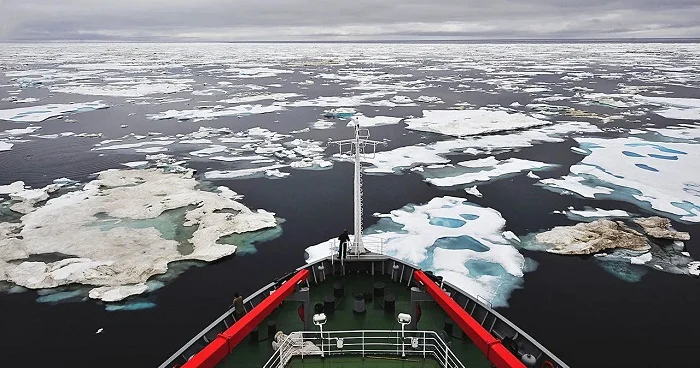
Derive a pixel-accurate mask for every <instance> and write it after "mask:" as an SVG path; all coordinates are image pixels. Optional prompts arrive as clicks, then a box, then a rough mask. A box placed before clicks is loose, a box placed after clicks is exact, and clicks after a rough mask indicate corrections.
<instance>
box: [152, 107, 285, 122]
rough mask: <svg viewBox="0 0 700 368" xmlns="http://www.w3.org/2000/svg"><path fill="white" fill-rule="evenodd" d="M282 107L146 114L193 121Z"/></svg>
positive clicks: (226, 108)
mask: <svg viewBox="0 0 700 368" xmlns="http://www.w3.org/2000/svg"><path fill="white" fill-rule="evenodd" d="M281 110H284V107H282V106H278V105H269V106H263V105H237V106H232V107H223V106H222V107H217V108H209V109H198V110H168V111H163V112H161V113H158V114H152V115H148V118H149V119H151V120H165V119H178V120H192V121H194V122H198V121H204V120H214V119H217V118H220V117H224V116H246V115H253V114H265V113H269V112H275V111H281Z"/></svg>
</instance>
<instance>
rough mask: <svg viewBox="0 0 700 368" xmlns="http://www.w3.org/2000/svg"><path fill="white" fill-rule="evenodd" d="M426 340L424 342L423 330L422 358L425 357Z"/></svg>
mask: <svg viewBox="0 0 700 368" xmlns="http://www.w3.org/2000/svg"><path fill="white" fill-rule="evenodd" d="M426 345H427V344H426V342H425V331H423V359H425V348H426Z"/></svg>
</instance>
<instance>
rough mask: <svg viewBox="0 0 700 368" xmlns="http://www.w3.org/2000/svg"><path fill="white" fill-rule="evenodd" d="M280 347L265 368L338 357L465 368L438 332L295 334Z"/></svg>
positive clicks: (303, 332)
mask: <svg viewBox="0 0 700 368" xmlns="http://www.w3.org/2000/svg"><path fill="white" fill-rule="evenodd" d="M339 341H340V342H339ZM278 344H279V346H278V347H277V349H276V350H275V352H274V353H273V354H272V356H271V357H270V359H268V361H267V362H266V363H265V365H264V366H263V368H284V367H286V366H287V364H288V363H289V361H290V360H291V359H292V358H294V357H301V358H302V359H303V358H304V357H305V356H323V357H331V356H334V355H361V356H362V357H367V356H399V357H404V356H409V355H410V356H422V357H423V358H433V359H435V360H436V361H437V362H439V363H440V365H441V366H442V367H444V368H465V367H464V364H462V362H461V361H460V360H459V358H457V356H456V355H455V354H454V353H453V352H452V350H451V349H450V347H449V346H448V345H447V344H446V343H445V341H444V340H443V339H442V338H441V337H440V335H438V334H437V333H436V332H435V331H414V330H406V331H401V330H347V331H323V332H322V333H321V332H320V331H295V332H292V333H290V334H289V335H288V336H286V338H285V339H284V340H282V341H281V342H278Z"/></svg>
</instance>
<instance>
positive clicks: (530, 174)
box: [527, 171, 540, 179]
mask: <svg viewBox="0 0 700 368" xmlns="http://www.w3.org/2000/svg"><path fill="white" fill-rule="evenodd" d="M527 177H528V178H530V179H540V177H539V176H537V174H535V173H534V172H532V171H530V172H528V173H527Z"/></svg>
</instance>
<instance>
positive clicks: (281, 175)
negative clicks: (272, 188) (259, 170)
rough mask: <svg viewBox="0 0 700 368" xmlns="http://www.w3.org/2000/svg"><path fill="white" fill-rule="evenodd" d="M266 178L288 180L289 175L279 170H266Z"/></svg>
mask: <svg viewBox="0 0 700 368" xmlns="http://www.w3.org/2000/svg"><path fill="white" fill-rule="evenodd" d="M265 176H271V177H275V178H286V177H288V176H289V173H285V172H281V171H279V169H272V170H265Z"/></svg>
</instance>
